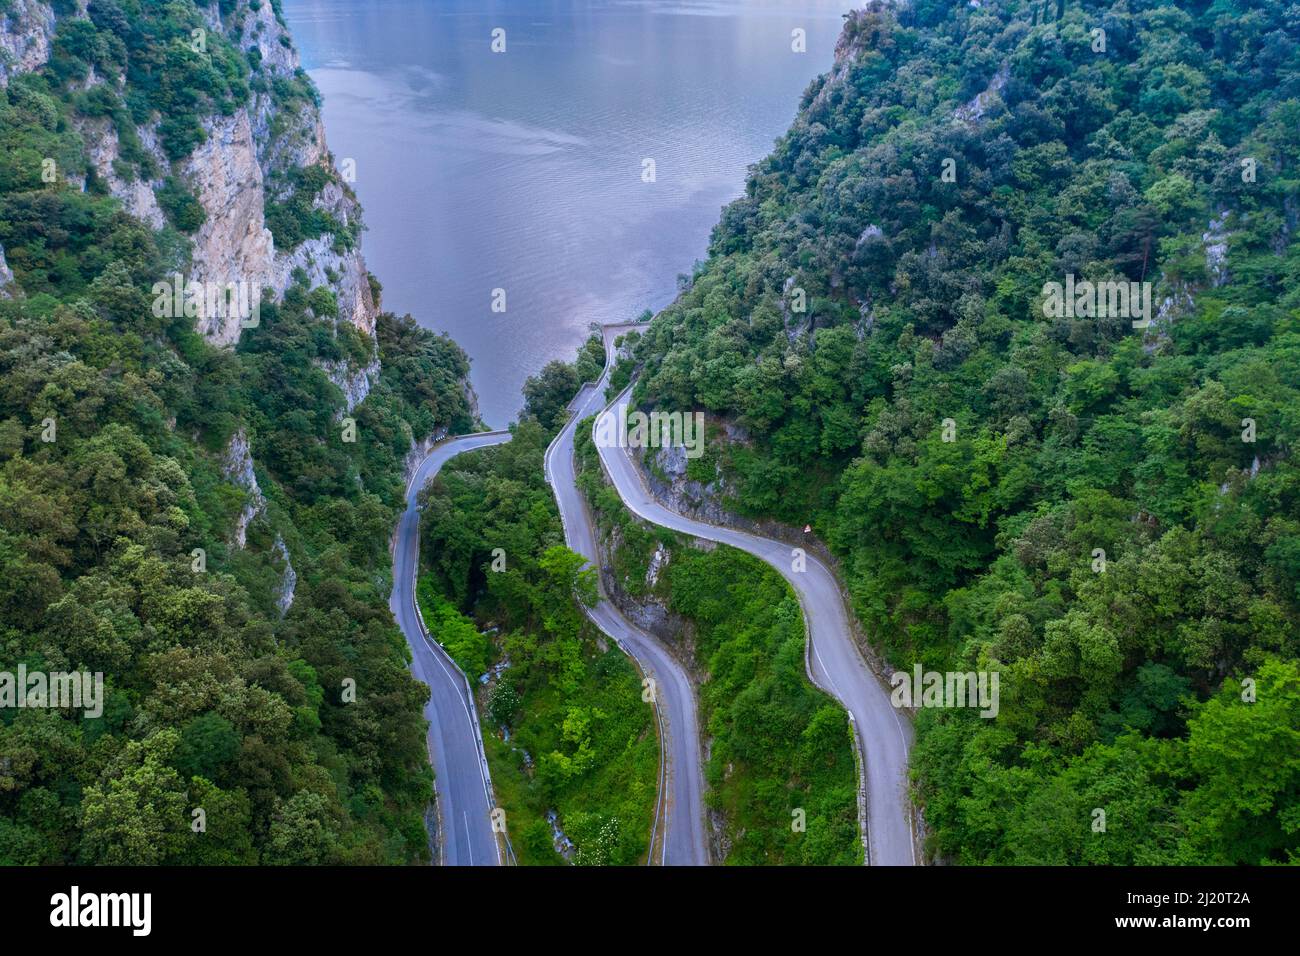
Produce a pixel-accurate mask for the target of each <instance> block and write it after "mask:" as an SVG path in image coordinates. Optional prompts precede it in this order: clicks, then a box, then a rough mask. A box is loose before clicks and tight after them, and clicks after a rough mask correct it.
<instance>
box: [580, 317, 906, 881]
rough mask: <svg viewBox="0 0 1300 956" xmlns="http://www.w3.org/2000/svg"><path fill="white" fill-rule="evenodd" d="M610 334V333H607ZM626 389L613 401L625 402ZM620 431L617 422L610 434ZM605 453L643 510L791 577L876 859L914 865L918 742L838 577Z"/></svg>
mask: <svg viewBox="0 0 1300 956" xmlns="http://www.w3.org/2000/svg"><path fill="white" fill-rule="evenodd" d="M606 337H607V339H609V338H610V337H612V333H608V332H607V334H606ZM627 398H628V394H627V392H624V393H623V394H622V395H620V396H619V397H618V398H617V399H616V400H615V401H614V403H613V405H612V406H611V410H610V413H611V414H615V415H617V414H618V406H619V405H620V404H623V405H626V404H627ZM611 433H616V429H611V430H609V431H607V432H606V434H611ZM600 455H601V459H602V461H603V462H604V464H605V469H606V471H607V473H608V474H609V476H610V479H611V480H612V482H613V484H614V487H615V488H616V489H617V491H618V493H619V496H620V497H621V498H622V499H623V503H624V505H625V506H626V507H627V508H628V509H629V510H630V511H632V512H633V513H634V514H636V515H637V516H638V517H640V518H642V519H644V520H645V521H649V522H651V523H652V524H657V525H662V526H663V527H666V528H671V529H673V530H675V531H680V532H682V533H684V534H689V535H693V536H695V537H697V538H705V539H707V540H709V541H717V542H720V543H723V544H729V545H731V546H733V547H736V548H740V549H741V550H742V551H747V552H749V553H750V554H752V555H754V556H755V557H758V558H760V559H762V560H763V561H765V562H767V563H768V564H770V565H771V566H772V567H773V568H775V569H776V570H777V571H779V572H780V573H781V575H782V576H783V577H784V578H785V579H786V580H787V581H789V582H790V584H791V585H792V586H793V587H794V590H795V593H796V595H797V596H798V598H799V603H800V604H801V605H802V606H803V612H804V620H805V622H806V623H807V625H808V634H809V638H810V641H809V647H810V648H811V651H810V653H809V654H808V658H809V659H808V670H809V674H810V676H811V678H812V680H813V682H814V683H815V684H816V685H817V686H818V687H821V688H822V689H823V690H825V691H827V692H828V693H830V694H831V695H832V696H833V697H835V698H836V699H837V700H838V701H839V702H840V703H841V704H843V705H844V707H845V708H846V709H847V710H848V712H849V718H850V721H851V722H852V724H853V727H854V729H855V731H856V734H855V736H856V738H857V741H858V747H859V750H860V752H861V756H862V759H863V765H864V767H865V780H864V781H862V780H860V782H859V787H860V788H862V787H865V790H866V801H865V802H866V804H867V815H866V821H865V825H866V829H867V844H868V846H869V853H868V854H867V861H868V862H870V863H871V864H873V865H886V866H912V865H915V864H916V851H915V845H914V843H913V839H912V815H911V803H910V801H909V800H908V797H907V759H908V752H909V750H910V749H911V744H912V727H911V723H910V721H908V720H907V719H906V718H905V717H903V716H901V715H900V714H899V713H898V711H897V710H896V709H895V708H894V707H893V705H892V704H891V703H890V699H889V692H888V690H887V689H886V688H885V686H884V685H883V684H882V683H881V682H880V681H879V680H878V679H877V678H876V677H875V675H874V674H873V673H872V672H871V671H870V670H869V669H868V668H867V665H866V662H865V661H864V660H863V658H862V655H861V653H860V652H859V651H858V648H857V645H856V644H855V643H854V641H853V637H852V632H851V630H850V629H849V619H848V611H847V608H846V607H845V604H844V599H843V597H842V595H841V593H840V589H839V586H838V583H837V582H836V579H835V576H834V575H833V574H832V573H831V572H830V570H829V569H827V568H826V567H825V565H823V564H822V563H821V562H820V561H818V560H817V559H816V558H815V557H813V556H812V555H807V556H806V570H803V571H795V570H793V568H794V556H793V553H792V549H791V547H790V546H789V545H788V544H785V543H783V542H780V541H772V540H769V539H767V538H761V537H758V536H757V535H753V534H749V533H747V532H744V531H739V530H735V529H731V528H722V527H718V526H716V525H711V524H707V523H705V522H701V521H696V520H694V519H691V518H687V517H686V516H684V515H681V514H678V513H677V512H675V511H671V510H669V509H668V508H667V507H665V506H664V505H663V504H661V503H660V502H659V501H658V500H657V499H655V498H654V497H653V496H652V495H651V493H650V491H649V490H648V488H647V487H646V485H645V482H644V480H643V478H642V476H641V473H640V471H639V470H638V469H637V467H636V465H635V464H634V463H633V461H632V459H631V457H630V456H629V453H628V449H626V448H619V447H610V448H601V449H600Z"/></svg>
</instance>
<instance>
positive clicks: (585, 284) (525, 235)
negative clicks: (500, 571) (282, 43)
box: [283, 0, 852, 427]
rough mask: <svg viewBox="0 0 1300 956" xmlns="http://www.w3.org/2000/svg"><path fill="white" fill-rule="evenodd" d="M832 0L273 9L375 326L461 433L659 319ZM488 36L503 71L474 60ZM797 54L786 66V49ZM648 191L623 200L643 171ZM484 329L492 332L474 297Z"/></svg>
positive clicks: (820, 30) (832, 13)
mask: <svg viewBox="0 0 1300 956" xmlns="http://www.w3.org/2000/svg"><path fill="white" fill-rule="evenodd" d="M850 6H852V3H851V2H850V0H766V2H765V0H748V2H745V0H711V2H687V0H639V2H638V0H585V2H582V0H571V2H567V3H564V2H557V0H552V2H545V0H513V2H495V3H494V2H490V0H477V2H469V0H284V3H283V8H284V13H285V18H286V19H287V20H288V22H289V26H290V28H291V29H292V31H293V35H294V38H295V40H296V41H297V44H298V47H299V49H300V50H301V52H302V58H303V63H304V66H306V68H307V69H308V70H309V72H310V73H311V75H312V77H313V79H315V81H316V83H317V85H318V86H319V87H320V89H321V92H322V93H323V94H324V97H325V123H326V127H327V129H328V131H329V139H330V148H331V149H332V150H333V152H334V154H335V157H336V159H337V161H338V162H339V163H342V162H343V161H344V160H345V159H352V160H354V161H355V164H356V177H357V178H356V182H355V184H354V186H355V188H356V190H357V194H358V196H359V197H360V199H361V202H362V205H363V206H364V207H365V210H366V224H367V226H368V227H369V231H368V232H367V234H366V237H365V240H364V248H365V253H366V260H367V264H368V265H369V267H370V270H371V271H372V272H374V273H375V275H377V276H378V277H379V279H380V281H381V282H382V283H383V285H384V307H385V308H386V309H388V310H390V311H394V312H397V313H399V314H400V313H403V312H410V313H411V314H412V315H414V316H415V317H416V319H417V320H418V321H419V322H420V324H421V325H423V326H425V327H426V328H430V329H434V330H437V331H445V332H447V333H448V334H450V335H451V336H452V337H453V338H454V339H455V340H456V341H457V342H459V343H460V344H461V346H462V347H463V348H464V349H465V350H466V351H467V352H468V353H469V355H470V357H471V359H472V360H473V374H472V380H473V383H474V387H475V389H476V390H477V392H478V395H479V400H480V404H481V407H482V412H483V419H484V421H486V422H487V423H488V424H489V425H491V426H494V427H499V426H504V425H505V424H506V423H507V422H508V421H510V420H511V419H512V418H513V417H514V416H515V414H516V413H517V411H518V410H519V407H520V405H521V404H522V399H521V396H520V388H521V386H522V385H523V382H524V379H525V378H526V377H527V376H529V375H531V374H533V373H535V372H536V371H537V370H538V369H540V368H541V367H542V366H543V365H544V364H546V362H548V361H549V360H551V359H553V358H565V359H568V358H572V356H573V352H574V349H575V348H576V347H577V346H578V344H579V343H580V342H581V341H582V340H583V339H584V338H585V337H586V335H587V334H588V331H587V328H588V325H589V324H590V323H592V322H610V321H616V320H625V319H630V318H634V317H636V316H637V315H638V314H640V313H641V312H642V311H643V310H645V309H653V310H658V309H660V308H662V307H663V306H665V305H667V304H668V303H669V302H670V301H671V300H672V297H673V295H674V292H675V288H676V278H677V275H678V274H679V273H682V272H689V271H690V269H691V266H692V264H693V263H694V261H695V260H696V259H698V258H702V257H703V256H704V254H705V250H706V246H707V243H708V237H709V230H710V229H711V228H712V227H713V224H714V223H715V222H716V221H717V218H718V213H719V210H720V209H721V207H722V205H723V204H724V203H726V202H727V201H729V200H731V199H733V198H735V197H736V196H738V195H740V193H741V191H742V189H743V186H744V178H745V169H746V167H747V166H748V165H749V164H751V163H753V162H755V161H757V160H758V159H760V158H762V157H763V156H764V155H765V154H766V153H767V152H768V151H770V149H771V146H772V142H773V140H774V139H775V138H776V137H777V136H779V135H781V134H782V133H783V132H784V131H785V129H786V128H787V126H788V125H789V123H790V121H791V119H792V118H793V116H794V113H795V110H796V109H797V107H798V103H799V96H800V94H801V93H802V92H803V90H804V88H805V87H806V86H807V85H808V82H809V81H810V80H811V79H812V78H813V77H814V76H816V75H817V74H818V73H821V72H823V71H825V70H826V69H827V68H828V67H829V66H830V63H831V57H832V52H833V49H834V44H835V39H836V37H837V36H838V34H839V28H840V25H841V23H842V13H843V12H844V11H845V10H847V9H848V8H849V7H850ZM498 27H499V28H502V29H504V30H505V40H506V51H505V52H504V53H500V54H495V53H493V52H492V51H491V48H490V44H491V39H492V31H493V30H494V29H495V28H498ZM795 28H802V29H803V30H805V31H806V34H807V52H806V53H803V54H796V53H793V52H792V51H791V48H790V47H791V31H792V30H793V29H795ZM646 158H650V159H653V160H654V162H655V174H656V181H655V182H653V183H646V182H643V181H642V170H643V160H644V159H646ZM496 289H503V290H504V291H505V305H506V311H505V312H504V313H500V312H493V311H492V304H493V294H494V290H496Z"/></svg>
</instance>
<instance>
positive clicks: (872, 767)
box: [389, 326, 917, 866]
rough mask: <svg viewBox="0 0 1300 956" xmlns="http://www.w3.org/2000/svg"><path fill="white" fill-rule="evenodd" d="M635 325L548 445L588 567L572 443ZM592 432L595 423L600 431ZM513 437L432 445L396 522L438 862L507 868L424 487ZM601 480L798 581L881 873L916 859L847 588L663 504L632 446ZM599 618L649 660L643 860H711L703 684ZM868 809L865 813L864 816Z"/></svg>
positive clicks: (553, 480)
mask: <svg viewBox="0 0 1300 956" xmlns="http://www.w3.org/2000/svg"><path fill="white" fill-rule="evenodd" d="M630 328H632V326H605V327H604V330H603V331H604V337H605V351H606V362H605V369H604V371H603V372H602V374H601V377H600V379H599V380H598V381H597V382H595V383H588V384H586V385H584V386H583V388H582V390H581V391H580V392H579V393H578V395H577V396H576V397H575V398H574V400H573V401H572V402H571V403H570V405H569V408H570V411H571V413H572V414H571V416H570V418H569V420H568V422H567V423H566V424H565V426H564V428H563V429H561V431H560V433H559V434H558V435H556V437H555V439H554V441H552V443H551V445H550V447H549V448H548V449H547V451H546V458H545V468H546V478H547V481H548V482H549V483H550V485H551V488H552V490H553V491H554V493H555V498H556V502H557V504H558V506H559V510H560V517H561V520H562V521H563V524H564V535H565V540H566V541H567V542H568V545H569V547H570V548H571V549H573V550H574V551H576V552H577V553H579V554H581V555H582V556H583V557H585V558H586V559H587V560H588V562H589V563H590V564H591V565H596V564H597V563H598V556H597V550H596V532H595V526H594V523H593V521H592V516H591V513H590V510H589V509H588V506H587V502H586V500H585V498H584V496H583V494H582V492H581V491H579V489H578V487H577V482H576V467H575V461H574V435H575V432H576V429H577V426H578V423H579V422H581V421H582V420H583V419H584V418H586V417H588V416H591V415H595V414H597V413H599V412H601V411H602V409H605V411H604V414H613V415H617V414H619V411H618V410H619V407H620V406H621V405H623V406H625V405H626V404H627V402H628V394H629V392H630V388H629V389H628V390H626V391H624V392H623V393H622V394H621V395H619V396H618V398H616V399H615V400H614V402H613V403H612V404H611V405H609V407H608V408H606V407H605V401H604V397H603V396H604V391H605V388H606V386H607V384H608V382H609V375H610V373H611V371H612V370H613V366H614V360H615V351H616V350H615V347H614V340H615V337H616V336H617V335H619V334H621V333H622V332H624V331H626V330H627V329H630ZM593 432H594V429H593ZM509 440H510V434H509V433H508V432H482V433H478V434H473V435H463V436H460V437H457V438H452V439H449V440H448V441H445V442H442V443H441V444H439V445H437V446H435V447H434V449H433V450H432V451H431V452H430V453H429V455H428V456H427V457H426V458H425V459H424V461H423V462H421V464H420V466H419V468H418V469H417V470H416V473H415V475H414V476H413V477H412V480H411V483H410V486H409V487H408V489H407V495H406V505H407V507H406V511H405V512H404V513H403V515H402V519H401V521H400V523H399V524H398V528H397V533H396V535H395V538H394V551H393V582H394V583H393V593H392V596H391V598H390V599H389V607H390V608H391V610H392V612H393V616H394V617H395V618H396V619H397V622H398V624H399V625H400V626H401V628H402V633H403V634H405V635H406V641H407V643H408V644H409V645H410V648H411V655H412V664H411V669H412V672H413V673H414V674H415V676H416V677H417V678H418V679H419V680H421V681H423V682H424V683H425V684H427V685H428V686H429V688H430V699H429V704H428V706H427V707H426V709H425V716H426V717H428V718H429V735H428V749H429V758H430V761H431V762H432V763H433V766H434V770H435V773H436V780H435V786H436V788H437V792H438V809H439V818H440V823H441V826H440V831H441V834H442V862H443V863H444V864H450V865H478V866H482V865H498V864H500V863H501V862H503V861H502V850H501V844H500V843H499V842H498V839H497V835H496V833H494V832H493V828H492V820H491V813H492V809H493V807H494V806H495V801H494V799H493V796H492V784H491V779H490V777H489V774H488V767H487V761H486V759H485V757H484V754H483V742H482V737H481V735H480V729H479V722H478V718H477V713H476V711H475V706H474V698H473V694H472V692H471V688H470V684H469V680H468V679H467V678H466V676H465V675H464V674H463V673H462V672H461V671H460V669H459V668H458V667H457V666H456V664H455V663H454V662H452V660H451V658H450V657H448V656H447V654H446V652H445V651H444V650H443V649H442V647H441V646H440V645H439V644H438V643H437V642H436V641H434V640H432V639H431V638H430V637H429V636H428V634H427V632H426V631H425V629H424V625H423V621H422V620H421V619H420V615H419V611H418V608H417V606H416V601H415V580H416V572H417V569H418V566H419V520H420V516H419V509H418V506H417V498H418V496H419V492H420V489H421V488H423V487H424V485H425V484H426V483H427V482H428V481H429V480H430V479H431V478H433V476H434V475H436V474H437V473H438V470H439V469H440V468H441V467H442V466H443V465H444V464H445V463H446V462H447V461H449V460H450V459H451V458H454V457H455V456H456V455H458V454H460V453H461V452H465V451H470V450H472V449H475V448H485V447H488V446H490V445H498V444H502V443H504V442H507V441H509ZM599 452H600V457H601V461H602V463H603V465H604V468H605V472H606V474H607V476H608V477H609V479H610V481H611V483H612V484H613V486H614V488H615V489H616V490H617V492H618V494H619V496H620V497H621V498H622V500H623V504H624V505H625V507H627V508H628V510H630V511H631V512H632V513H634V514H635V515H637V516H638V517H640V518H641V519H643V520H645V521H648V522H651V523H652V524H657V525H661V526H663V527H666V528H670V529H672V530H674V531H678V532H681V533H683V534H687V535H691V536H694V537H696V538H703V539H705V540H709V541H716V542H719V543H721V544H727V545H731V546H732V547H736V548H739V549H740V550H742V551H746V552H748V553H749V554H752V555H754V556H755V557H757V558H759V559H761V560H762V561H765V562H766V563H767V564H769V565H771V566H772V567H773V568H775V569H776V570H777V571H778V572H780V574H781V575H782V576H783V577H784V578H785V579H786V580H787V581H789V582H790V584H791V586H792V587H793V588H794V590H795V594H796V595H797V596H798V598H799V603H800V605H801V606H802V608H803V613H804V620H805V623H806V625H807V629H808V635H809V641H808V645H807V646H808V654H807V668H808V674H809V677H810V679H811V680H812V681H813V683H815V684H816V685H817V686H818V687H820V688H822V689H823V690H825V691H826V692H828V693H829V694H831V695H832V696H833V697H834V698H835V699H836V700H838V701H839V702H840V703H841V704H842V705H843V706H844V707H845V709H846V710H847V711H848V714H849V721H850V724H851V726H852V728H853V733H854V739H855V741H856V746H857V749H858V755H859V758H860V767H861V768H862V774H861V778H862V779H861V783H860V801H859V803H860V805H859V813H860V817H861V822H862V826H863V830H864V845H865V847H866V860H867V862H869V863H871V864H874V865H893V866H911V865H915V864H916V862H917V860H916V846H915V841H914V837H913V821H912V814H911V809H910V806H911V804H910V802H909V800H908V795H907V760H908V752H909V751H910V749H911V744H912V727H911V724H910V722H909V721H907V720H905V719H903V718H902V717H901V716H900V715H899V713H898V711H897V710H896V709H895V708H894V707H893V706H892V704H891V703H890V699H889V693H888V691H887V690H886V689H885V687H884V685H883V684H882V683H881V682H880V681H879V680H878V679H877V678H876V677H875V675H874V674H872V672H871V671H870V669H869V668H868V667H867V665H866V662H865V661H864V660H863V658H862V655H861V653H860V652H859V650H858V647H857V645H856V644H855V643H854V640H853V636H852V631H851V629H850V626H849V616H848V609H847V607H846V606H845V602H844V598H843V595H842V593H841V591H840V588H839V584H838V582H837V580H836V578H835V576H834V574H832V573H831V571H830V570H829V569H828V568H827V567H826V566H825V565H824V564H822V563H821V562H820V561H819V560H817V558H816V557H815V556H813V555H806V556H804V560H803V565H804V567H803V569H802V570H799V571H796V570H794V567H795V562H794V555H793V552H792V549H791V548H790V546H789V545H787V544H784V543H782V542H779V541H773V540H770V539H767V538H762V537H759V536H758V535H754V534H750V533H748V532H745V531H740V530H738V529H734V528H726V527H720V526H718V525H712V524H708V523H706V522H702V521H698V520H696V519H693V518H688V517H686V516H685V515H682V514H680V513H678V512H676V511H673V510H671V509H669V508H667V507H666V506H665V505H663V504H662V503H661V502H660V501H659V500H658V499H656V498H655V497H654V495H653V494H651V492H650V490H649V489H648V488H647V486H646V484H645V481H644V479H643V477H642V475H641V472H640V470H639V469H638V468H637V466H636V464H635V463H634V462H633V460H632V457H631V456H630V454H629V453H628V449H626V448H622V447H599ZM587 613H588V615H589V616H590V617H591V619H592V620H593V621H594V622H595V624H596V625H597V626H598V627H599V628H600V629H601V630H602V631H603V632H604V633H605V634H607V635H609V636H610V637H611V638H612V639H614V640H615V641H616V642H617V643H618V644H619V646H620V647H622V648H623V649H624V650H625V651H626V652H627V653H629V654H631V655H632V657H634V658H635V659H636V661H637V663H638V664H639V665H640V667H641V669H642V671H643V672H644V674H645V675H646V676H648V677H651V678H653V680H654V682H655V694H656V696H655V701H656V712H657V715H658V719H659V723H660V741H661V748H662V755H663V756H662V759H661V761H660V764H661V767H660V773H661V780H660V787H659V806H658V808H657V810H656V814H655V823H654V833H653V834H652V838H651V856H652V859H651V860H649V861H648V862H656V863H661V864H666V865H683V866H690V865H695V866H703V865H707V864H708V863H709V862H710V860H709V839H708V834H707V829H706V825H705V819H704V775H703V769H702V755H701V751H700V734H699V722H698V716H697V706H696V700H695V692H694V688H693V686H692V684H691V681H690V678H689V677H688V675H687V673H686V670H685V668H684V667H683V666H682V664H681V662H679V661H678V660H677V659H676V657H674V656H673V654H672V653H671V652H670V651H669V650H668V649H667V648H666V647H665V646H664V644H663V643H662V642H661V641H659V640H658V639H657V638H655V637H653V636H651V635H650V634H648V633H646V632H645V631H643V630H641V629H640V628H638V627H637V626H636V625H634V624H632V623H631V622H630V621H628V620H627V618H625V617H624V616H623V615H622V614H621V613H620V612H619V611H618V609H617V608H615V607H614V605H613V604H612V603H611V602H610V601H609V599H608V598H607V597H606V596H605V594H604V591H603V589H602V590H601V594H600V600H599V601H598V603H597V604H596V606H595V607H592V608H588V609H587ZM863 810H865V813H864V812H863Z"/></svg>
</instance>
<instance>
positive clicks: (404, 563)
mask: <svg viewBox="0 0 1300 956" xmlns="http://www.w3.org/2000/svg"><path fill="white" fill-rule="evenodd" d="M509 440H510V433H509V432H479V433H477V434H473V435H461V436H459V437H457V438H450V439H448V440H447V441H444V442H441V443H439V444H437V445H435V446H434V447H433V450H432V451H431V452H429V454H428V456H427V457H426V458H425V459H424V461H422V462H421V463H420V466H419V468H417V469H416V472H415V474H414V476H412V478H411V483H410V484H409V485H408V486H407V489H406V511H404V512H403V513H402V518H401V521H399V522H398V525H397V532H396V535H395V537H394V544H393V593H392V594H391V595H390V596H389V599H388V607H389V610H391V611H392V612H393V617H395V618H396V619H397V623H398V625H399V626H400V627H401V628H402V633H403V634H405V635H406V643H407V644H408V645H409V646H410V648H411V673H413V674H414V675H415V676H416V678H417V679H418V680H420V681H421V682H423V683H425V684H427V685H428V686H429V691H430V693H429V703H428V704H427V705H426V706H425V708H424V716H425V717H427V718H428V719H429V735H428V749H429V761H430V763H432V764H433V770H434V775H435V776H434V787H435V789H436V790H437V793H438V818H439V823H440V825H439V828H438V830H439V833H440V835H441V848H442V863H443V865H444V866H499V865H500V864H501V863H502V853H501V845H500V843H499V842H498V840H497V835H496V833H495V832H493V829H492V816H491V815H492V809H493V807H495V806H496V802H495V800H494V799H493V797H492V781H491V777H490V776H489V775H488V767H487V759H486V757H485V756H484V754H483V738H482V736H481V732H480V730H479V722H478V713H477V711H476V710H475V707H474V695H473V693H472V692H471V690H470V684H469V679H468V678H467V677H466V676H465V674H464V673H463V672H462V671H461V669H460V668H459V667H457V666H456V664H455V662H454V661H452V659H451V658H450V657H449V656H448V655H447V652H446V651H444V650H443V649H442V645H440V644H439V643H438V642H437V641H435V640H433V639H432V638H431V637H430V636H429V634H428V632H427V631H426V630H425V627H424V622H423V621H422V620H421V618H420V612H419V609H418V608H417V606H416V603H415V578H416V573H417V571H418V570H419V566H420V510H419V506H418V504H417V499H418V498H419V495H420V489H422V488H423V487H424V486H425V485H426V484H427V483H428V482H429V481H430V480H431V479H432V478H433V476H434V475H436V474H437V473H438V470H439V469H440V468H442V466H443V465H445V464H446V463H447V462H448V461H450V460H451V459H452V458H455V457H456V456H457V455H459V454H460V453H461V452H466V451H471V450H473V449H475V448H487V447H488V446H490V445H500V444H503V443H504V442H508V441H509Z"/></svg>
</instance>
